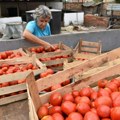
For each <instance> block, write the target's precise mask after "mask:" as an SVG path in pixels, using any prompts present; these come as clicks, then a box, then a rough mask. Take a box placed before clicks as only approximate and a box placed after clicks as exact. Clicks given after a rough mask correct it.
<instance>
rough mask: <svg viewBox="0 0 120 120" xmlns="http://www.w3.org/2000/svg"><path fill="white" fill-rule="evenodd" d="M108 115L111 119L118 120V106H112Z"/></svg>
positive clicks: (119, 117) (119, 118)
mask: <svg viewBox="0 0 120 120" xmlns="http://www.w3.org/2000/svg"><path fill="white" fill-rule="evenodd" d="M110 116H111V119H112V120H120V107H114V108H112V109H111V115H110Z"/></svg>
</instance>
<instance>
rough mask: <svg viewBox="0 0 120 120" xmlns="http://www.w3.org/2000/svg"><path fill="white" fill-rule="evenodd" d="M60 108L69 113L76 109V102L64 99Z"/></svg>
mask: <svg viewBox="0 0 120 120" xmlns="http://www.w3.org/2000/svg"><path fill="white" fill-rule="evenodd" d="M61 109H62V111H63V112H64V113H65V114H67V115H69V114H70V113H72V112H75V111H76V104H75V103H73V102H71V101H65V102H63V103H62V105H61Z"/></svg>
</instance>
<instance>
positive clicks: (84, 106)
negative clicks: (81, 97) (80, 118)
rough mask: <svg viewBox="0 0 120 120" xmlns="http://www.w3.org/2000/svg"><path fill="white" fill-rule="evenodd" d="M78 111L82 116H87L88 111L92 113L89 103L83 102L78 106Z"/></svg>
mask: <svg viewBox="0 0 120 120" xmlns="http://www.w3.org/2000/svg"><path fill="white" fill-rule="evenodd" d="M76 109H77V111H78V112H79V113H81V114H82V115H85V113H87V112H88V111H90V106H89V105H88V104H87V103H84V102H81V103H78V104H77V107H76Z"/></svg>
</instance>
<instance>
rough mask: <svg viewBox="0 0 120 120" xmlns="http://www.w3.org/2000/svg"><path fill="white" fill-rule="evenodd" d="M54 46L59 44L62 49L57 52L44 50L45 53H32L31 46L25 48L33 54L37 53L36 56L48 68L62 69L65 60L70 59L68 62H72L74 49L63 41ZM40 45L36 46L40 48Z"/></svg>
mask: <svg viewBox="0 0 120 120" xmlns="http://www.w3.org/2000/svg"><path fill="white" fill-rule="evenodd" d="M53 45H54V46H56V45H58V46H59V49H60V51H56V52H43V53H32V52H30V49H31V48H32V47H30V48H27V49H25V51H26V52H27V53H28V54H29V55H31V54H36V57H37V58H38V59H39V60H40V61H41V62H42V63H43V64H45V65H46V66H47V67H48V68H51V69H53V70H62V69H63V62H64V60H65V59H67V60H68V62H71V61H72V60H73V52H72V49H71V48H70V47H68V46H66V45H65V44H63V43H59V44H53ZM39 47H40V46H36V47H34V48H39Z"/></svg>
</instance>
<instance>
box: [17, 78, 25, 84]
mask: <svg viewBox="0 0 120 120" xmlns="http://www.w3.org/2000/svg"><path fill="white" fill-rule="evenodd" d="M25 81H26V79H20V80H18V84H22V83H25Z"/></svg>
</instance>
